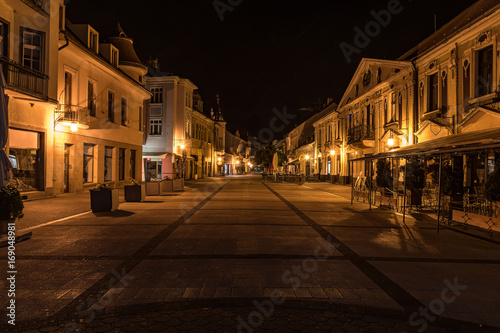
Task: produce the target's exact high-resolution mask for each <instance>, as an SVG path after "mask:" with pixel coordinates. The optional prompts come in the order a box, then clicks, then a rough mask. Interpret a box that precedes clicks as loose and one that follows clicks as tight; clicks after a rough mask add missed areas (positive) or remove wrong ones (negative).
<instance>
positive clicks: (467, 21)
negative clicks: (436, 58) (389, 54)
mask: <svg viewBox="0 0 500 333" xmlns="http://www.w3.org/2000/svg"><path fill="white" fill-rule="evenodd" d="M498 8H500V3H499V1H498V0H479V1H477V2H476V3H474V4H473V5H472V6H470V7H469V8H467V9H466V10H464V11H463V12H462V13H460V14H459V15H458V16H456V17H455V18H454V19H452V20H451V21H450V22H448V23H447V24H445V25H444V26H442V27H441V28H440V29H438V30H437V31H436V32H435V33H433V34H432V35H430V36H429V37H427V38H426V39H424V40H423V41H422V42H420V43H419V44H417V45H416V46H414V47H413V48H412V49H410V50H409V51H407V52H406V53H405V54H403V55H402V56H401V57H399V58H398V60H411V59H413V58H415V57H417V56H419V55H421V54H423V53H425V52H426V51H428V50H429V49H431V48H433V47H434V46H436V45H438V44H440V43H441V42H444V41H446V40H448V39H449V38H450V37H451V36H453V35H456V34H457V33H459V32H460V31H462V30H463V29H465V28H468V27H470V25H471V24H473V23H475V21H477V20H480V19H482V18H484V17H486V16H488V15H490V14H491V13H493V11H494V10H495V9H498Z"/></svg>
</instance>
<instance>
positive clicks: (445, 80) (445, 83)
mask: <svg viewBox="0 0 500 333" xmlns="http://www.w3.org/2000/svg"><path fill="white" fill-rule="evenodd" d="M441 82H442V87H441V89H442V91H441V105H442V106H443V110H444V111H446V110H447V109H448V74H447V73H446V71H443V72H442V73H441Z"/></svg>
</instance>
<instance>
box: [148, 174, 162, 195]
mask: <svg viewBox="0 0 500 333" xmlns="http://www.w3.org/2000/svg"><path fill="white" fill-rule="evenodd" d="M160 183H161V180H159V179H153V178H151V179H150V180H149V182H146V195H160Z"/></svg>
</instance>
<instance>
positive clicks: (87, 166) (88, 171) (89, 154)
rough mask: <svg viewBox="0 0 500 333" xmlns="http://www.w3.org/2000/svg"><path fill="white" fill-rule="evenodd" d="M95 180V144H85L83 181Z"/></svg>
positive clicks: (90, 181)
mask: <svg viewBox="0 0 500 333" xmlns="http://www.w3.org/2000/svg"><path fill="white" fill-rule="evenodd" d="M93 181H94V146H93V145H89V144H84V145H83V182H84V183H92V182H93Z"/></svg>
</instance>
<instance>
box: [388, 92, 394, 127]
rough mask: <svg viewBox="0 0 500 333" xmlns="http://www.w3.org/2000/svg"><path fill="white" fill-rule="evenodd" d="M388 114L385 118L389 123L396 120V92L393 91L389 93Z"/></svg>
mask: <svg viewBox="0 0 500 333" xmlns="http://www.w3.org/2000/svg"><path fill="white" fill-rule="evenodd" d="M389 112H390V114H389V115H387V118H388V120H389V122H390V123H392V122H394V121H396V93H395V92H393V93H392V94H391V109H390V111H389Z"/></svg>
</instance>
